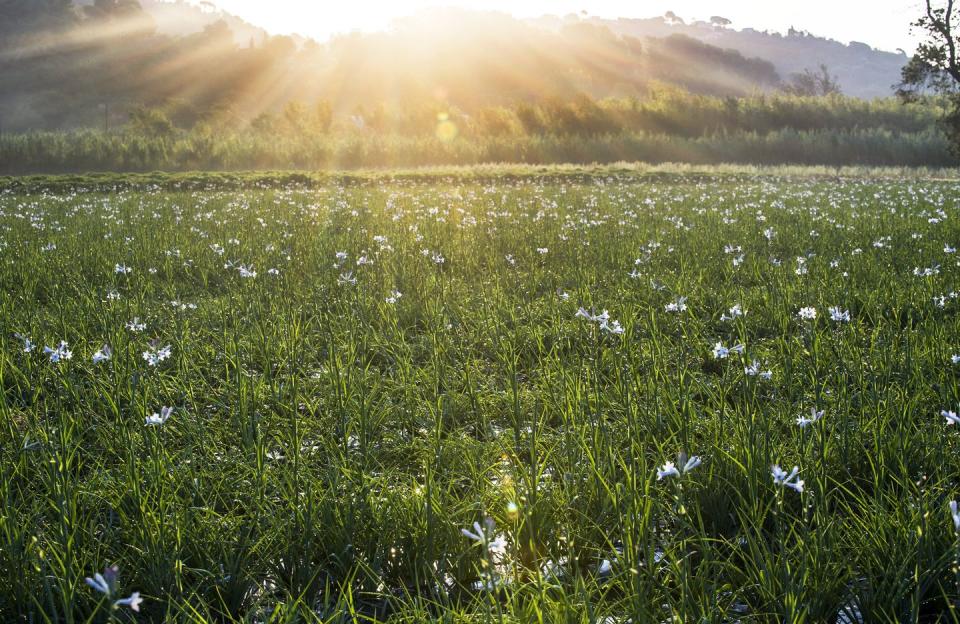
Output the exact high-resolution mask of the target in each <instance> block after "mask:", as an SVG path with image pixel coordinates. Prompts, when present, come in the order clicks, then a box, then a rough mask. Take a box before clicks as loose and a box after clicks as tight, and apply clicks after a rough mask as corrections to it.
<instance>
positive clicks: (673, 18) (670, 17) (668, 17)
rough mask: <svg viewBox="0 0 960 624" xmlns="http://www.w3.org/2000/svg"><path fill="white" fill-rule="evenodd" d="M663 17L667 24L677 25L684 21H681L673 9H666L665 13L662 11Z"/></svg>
mask: <svg viewBox="0 0 960 624" xmlns="http://www.w3.org/2000/svg"><path fill="white" fill-rule="evenodd" d="M663 19H664V21H666V22H667V24H670V25H671V26H677V25H682V24H685V23H686V22H684V21H683V18H682V17H679V16H678V15H677V14H676V13H674V12H673V11H667V12H666V13H664V15H663Z"/></svg>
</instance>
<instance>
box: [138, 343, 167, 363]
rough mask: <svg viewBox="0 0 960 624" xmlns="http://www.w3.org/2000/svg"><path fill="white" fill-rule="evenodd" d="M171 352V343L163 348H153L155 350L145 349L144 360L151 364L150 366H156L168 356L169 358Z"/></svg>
mask: <svg viewBox="0 0 960 624" xmlns="http://www.w3.org/2000/svg"><path fill="white" fill-rule="evenodd" d="M171 352H172V351H171V347H170V345H167V346H165V347H163V348H162V349H153V350H149V351H144V352H143V359H144V360H145V361H146V362H147V364H149V365H150V366H156V365H157V364H159V363H160V362H162V361H164V360H166V359H167V358H169V357H170V354H171Z"/></svg>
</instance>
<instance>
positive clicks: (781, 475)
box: [770, 465, 803, 493]
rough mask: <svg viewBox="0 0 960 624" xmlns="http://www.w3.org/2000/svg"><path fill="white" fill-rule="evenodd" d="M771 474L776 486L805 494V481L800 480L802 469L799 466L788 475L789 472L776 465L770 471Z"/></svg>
mask: <svg viewBox="0 0 960 624" xmlns="http://www.w3.org/2000/svg"><path fill="white" fill-rule="evenodd" d="M770 474H771V475H772V476H773V483H774V484H775V485H781V486H783V487H788V488H791V489H793V490H796V491H797V492H799V493H802V492H803V480H802V479H800V478H799V476H800V468H799V467H798V466H794V467H793V470H791V471H790V472H789V473H787V471H786V470H784V469H783V468H781V467H780V466H776V465H774V466H773V467H772V468H771V469H770Z"/></svg>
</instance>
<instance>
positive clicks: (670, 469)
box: [657, 453, 703, 481]
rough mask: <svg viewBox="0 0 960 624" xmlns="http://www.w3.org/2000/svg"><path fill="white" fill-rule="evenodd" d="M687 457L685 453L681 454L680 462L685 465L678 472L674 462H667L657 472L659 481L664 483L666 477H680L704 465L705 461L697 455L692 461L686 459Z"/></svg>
mask: <svg viewBox="0 0 960 624" xmlns="http://www.w3.org/2000/svg"><path fill="white" fill-rule="evenodd" d="M685 457H686V456H685V454H684V453H681V454H680V456H679V457H678V460H679V461H680V462H682V463H683V468H682V469H679V470H678V469H677V467H676V465H674V463H673V462H667V463H665V464H664V465H663V466H662V467H661V468H659V469H658V470H657V481H662V480H663V479H664V478H666V477H679V476H681V475H685V474H687V473H688V472H690V471H691V470H693V469H694V468H696V467H697V466H699V465H700V464H702V463H703V460H702V459H700V457H699V456H697V455H694V456H693V457H691V458H690V459H685Z"/></svg>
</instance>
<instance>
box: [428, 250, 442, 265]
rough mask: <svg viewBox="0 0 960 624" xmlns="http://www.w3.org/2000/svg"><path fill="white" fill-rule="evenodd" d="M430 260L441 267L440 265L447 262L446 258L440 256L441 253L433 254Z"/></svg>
mask: <svg viewBox="0 0 960 624" xmlns="http://www.w3.org/2000/svg"><path fill="white" fill-rule="evenodd" d="M430 259H431V260H433V263H434V264H437V265H440V264H443V263H444V262H446V258H444V257H443V256H442V255H441V254H439V253H435V254H433V256H431V257H430Z"/></svg>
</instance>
